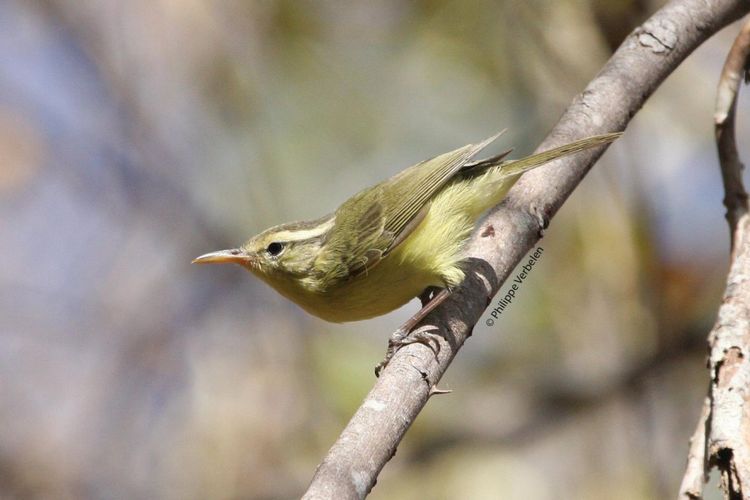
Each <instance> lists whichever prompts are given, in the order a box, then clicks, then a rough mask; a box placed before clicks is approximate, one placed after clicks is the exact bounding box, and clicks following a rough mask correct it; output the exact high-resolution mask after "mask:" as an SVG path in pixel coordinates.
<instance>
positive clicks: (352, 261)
mask: <svg viewBox="0 0 750 500" xmlns="http://www.w3.org/2000/svg"><path fill="white" fill-rule="evenodd" d="M501 133H502V132H501ZM499 135H500V134H497V135H495V136H493V137H490V138H489V139H487V140H485V141H482V142H481V143H479V144H469V145H467V146H464V147H462V148H459V149H456V150H455V151H451V152H449V153H445V154H442V155H440V156H437V157H435V158H432V159H430V160H425V161H423V162H421V163H418V164H416V165H414V166H411V167H409V168H407V169H406V170H404V171H402V172H400V173H398V174H396V175H395V176H393V177H391V178H390V179H388V180H386V181H384V182H382V183H380V184H378V185H377V186H374V187H372V188H368V189H365V190H364V191H361V192H360V193H357V194H356V195H354V196H353V197H352V198H350V199H349V200H347V201H346V202H344V204H343V205H341V207H339V209H338V210H337V211H336V222H335V224H334V227H333V228H332V229H331V231H330V233H329V236H328V238H327V240H326V242H325V244H324V245H323V248H322V249H321V253H320V255H319V256H318V259H317V260H316V265H315V267H316V269H317V270H318V271H319V272H321V273H322V274H323V275H324V276H321V277H322V278H324V279H321V280H320V281H321V282H324V283H325V285H326V287H328V286H330V285H331V284H334V283H337V282H339V281H342V280H346V279H350V278H352V277H355V276H358V275H360V274H363V273H366V272H367V271H368V270H370V269H372V267H373V266H375V265H376V264H377V263H378V262H379V261H380V260H381V259H382V258H383V257H385V256H386V255H388V253H389V252H391V251H392V250H393V249H394V248H396V247H397V246H398V245H399V244H400V243H401V242H403V241H404V240H405V239H406V238H407V237H408V236H409V235H410V234H411V233H412V232H413V231H414V229H416V227H417V226H419V223H420V222H421V221H422V219H423V218H424V217H425V215H426V214H427V212H428V210H429V202H430V200H431V199H432V197H433V196H434V195H435V193H436V192H437V191H439V190H440V188H442V187H443V186H444V185H445V183H446V182H448V181H449V180H450V179H451V178H452V177H453V176H454V175H456V173H457V172H459V171H460V170H461V168H462V167H463V166H464V165H465V164H466V163H467V162H468V161H469V160H470V159H471V158H472V157H473V156H474V155H476V154H477V153H478V152H479V151H481V150H482V149H483V148H485V147H486V146H487V145H488V144H490V143H491V142H492V141H494V140H495V139H496V138H497V137H498V136H499Z"/></svg>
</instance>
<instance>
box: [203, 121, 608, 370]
mask: <svg viewBox="0 0 750 500" xmlns="http://www.w3.org/2000/svg"><path fill="white" fill-rule="evenodd" d="M500 134H502V132H501V133H500ZM500 134H497V135H495V136H493V137H490V138H489V139H487V140H485V141H483V142H480V143H478V144H469V145H467V146H464V147H462V148H458V149H456V150H455V151H451V152H449V153H445V154H442V155H440V156H437V157H435V158H432V159H430V160H426V161H423V162H421V163H417V164H416V165H413V166H411V167H409V168H407V169H406V170H404V171H402V172H400V173H398V174H396V175H394V176H393V177H391V178H390V179H388V180H385V181H383V182H381V183H379V184H377V185H375V186H372V187H369V188H366V189H363V190H362V191H360V192H359V193H357V194H355V195H354V196H352V197H351V198H349V199H348V200H347V201H345V202H344V203H343V204H342V205H341V206H340V207H339V208H338V209H337V210H336V211H335V212H334V213H332V214H330V215H326V216H324V217H321V218H319V219H316V220H313V221H303V222H291V223H287V224H281V225H278V226H274V227H272V228H270V229H267V230H265V231H263V232H262V233H260V234H258V235H257V236H253V237H252V238H250V239H249V240H248V241H247V242H246V243H245V244H244V245H242V246H240V247H239V248H235V249H231V250H221V251H218V252H212V253H207V254H205V255H201V256H200V257H198V258H196V259H195V260H194V261H193V262H195V263H200V264H203V263H207V264H213V263H235V264H240V265H241V266H242V267H244V268H245V269H247V270H249V271H250V272H252V273H253V274H255V275H256V276H258V277H259V278H260V279H262V280H263V281H265V282H266V283H268V284H269V285H271V286H272V287H273V288H275V289H276V290H277V291H278V292H279V293H281V294H282V295H283V296H284V297H286V298H288V299H289V300H291V301H293V302H295V303H296V304H298V305H299V306H300V307H302V308H303V309H305V310H306V311H307V312H309V313H310V314H313V315H315V316H318V317H320V318H322V319H325V320H327V321H332V322H345V321H357V320H362V319H366V318H372V317H373V316H379V315H381V314H385V313H387V312H390V311H392V310H394V309H396V308H398V307H400V306H402V305H404V304H405V303H407V302H408V301H409V300H411V299H412V298H414V297H416V296H419V295H420V294H421V293H422V292H423V291H425V290H426V289H429V288H431V287H439V288H442V289H443V291H442V292H440V293H439V294H436V295H435V296H434V297H433V298H432V300H426V299H423V308H422V309H421V310H420V311H419V312H418V313H417V314H416V315H415V316H414V317H412V318H411V319H410V320H409V321H408V322H407V323H406V324H405V325H404V326H403V327H402V328H400V329H399V330H398V331H397V332H396V333H395V334H394V335H393V337H392V338H391V343H390V344H389V356H388V357H390V355H392V353H393V352H395V351H394V349H395V348H396V347H398V346H399V345H403V344H404V343H409V341H405V337H406V335H407V334H408V333H409V331H410V330H411V329H412V328H413V327H414V326H415V325H416V324H417V323H418V322H419V321H421V319H422V318H424V316H425V315H426V314H427V313H428V312H429V311H430V310H432V309H433V308H434V307H435V306H437V305H438V304H439V303H440V302H442V301H443V300H445V298H447V296H448V295H449V293H450V292H449V291H450V290H451V289H452V288H453V287H456V286H457V285H458V284H459V283H460V282H461V281H462V280H463V277H464V271H463V270H462V268H461V264H462V262H463V258H464V256H463V247H464V244H465V242H466V241H467V239H468V238H469V236H470V234H471V231H472V229H473V228H474V225H475V224H476V222H477V219H479V217H480V216H481V215H482V214H483V213H484V212H485V211H487V209H489V208H491V207H493V206H494V205H497V204H498V203H499V202H500V201H501V200H502V199H503V198H504V197H505V195H506V193H507V192H508V190H509V189H510V188H511V187H512V186H513V184H514V183H515V182H516V181H517V180H518V178H519V177H520V175H521V174H522V173H523V172H525V171H527V170H529V169H532V168H535V167H538V166H540V165H543V164H544V163H547V162H549V161H551V160H554V159H556V158H559V157H561V156H564V155H568V154H571V153H576V152H579V151H583V150H585V149H588V148H592V147H595V146H599V145H603V144H607V143H610V142H612V141H614V140H615V139H617V138H618V137H619V136H620V133H612V134H604V135H598V136H593V137H588V138H586V139H582V140H579V141H575V142H572V143H570V144H567V145H565V146H561V147H558V148H554V149H551V150H549V151H545V152H542V153H538V154H535V155H531V156H527V157H526V158H522V159H520V160H505V157H506V156H507V155H508V154H509V153H510V150H509V151H506V152H504V153H502V154H499V155H497V156H493V157H491V158H488V159H486V160H482V161H477V162H472V161H471V160H472V158H473V157H474V156H475V155H476V154H477V153H479V151H481V150H482V149H484V148H485V147H486V146H487V145H488V144H490V143H491V142H492V141H494V140H495V139H496V138H497V137H498V136H499V135H500ZM412 341H415V340H412ZM416 341H419V342H422V341H423V338H422V337H420V336H419V335H418V336H417V339H416ZM381 365H382V364H381Z"/></svg>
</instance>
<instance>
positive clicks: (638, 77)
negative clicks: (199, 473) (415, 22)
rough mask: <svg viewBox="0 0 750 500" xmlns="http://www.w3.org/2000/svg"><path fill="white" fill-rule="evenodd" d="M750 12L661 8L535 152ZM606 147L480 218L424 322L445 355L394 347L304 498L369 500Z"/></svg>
mask: <svg viewBox="0 0 750 500" xmlns="http://www.w3.org/2000/svg"><path fill="white" fill-rule="evenodd" d="M748 10H750V4H748V3H747V2H746V1H744V0H674V1H672V2H670V3H669V4H667V5H666V6H664V7H663V8H662V9H661V10H659V11H658V12H657V13H656V14H654V15H653V16H652V17H651V18H650V19H649V20H648V21H646V22H645V23H644V24H643V25H642V26H641V27H639V28H637V29H636V30H635V31H634V32H633V33H632V34H631V35H630V36H628V38H627V39H626V40H625V42H624V43H623V44H622V45H621V46H620V48H619V49H618V50H617V52H616V53H615V54H614V55H613V56H612V58H611V59H610V60H609V62H608V63H607V64H606V65H605V66H604V68H603V69H602V71H601V72H600V73H599V75H597V77H596V78H595V79H594V80H593V81H592V82H591V83H590V84H589V85H588V87H587V88H586V90H584V92H583V93H582V94H580V95H578V96H577V97H576V98H575V99H574V100H573V103H572V104H571V105H570V106H569V107H568V109H567V110H566V112H565V113H564V114H563V116H562V118H561V119H560V121H559V122H558V123H557V125H556V126H555V127H554V129H553V130H552V131H551V133H550V134H549V136H548V137H547V139H545V141H544V142H543V143H542V144H541V145H540V146H539V148H538V151H541V150H546V149H550V148H552V147H555V146H558V145H561V144H563V143H565V142H569V141H572V140H574V139H579V138H582V137H585V136H588V135H593V134H599V133H605V132H612V131H617V130H623V129H624V128H625V126H626V125H627V123H628V122H629V121H630V119H631V118H632V117H633V115H635V113H636V112H637V111H638V110H639V109H640V108H641V106H642V105H643V103H644V102H645V101H646V99H648V97H650V95H651V94H652V93H653V92H654V90H655V89H656V88H657V87H658V86H659V84H660V83H661V82H662V81H663V80H664V79H665V78H666V77H667V76H668V75H669V74H670V73H671V72H672V71H673V70H674V69H675V68H676V67H677V66H678V65H679V64H680V63H681V62H682V61H683V60H684V59H685V58H686V57H687V56H688V55H689V54H690V53H691V52H692V51H693V50H694V49H695V48H696V47H698V46H699V45H700V44H701V43H702V42H703V41H705V40H706V39H707V38H708V37H709V36H711V35H712V34H713V33H715V32H716V31H718V30H719V29H720V28H722V27H723V26H725V25H727V24H728V23H730V22H731V21H734V20H736V19H738V18H739V17H740V16H741V15H743V14H744V13H746V12H747V11H748ZM603 151H604V148H600V149H598V150H595V151H594V150H592V151H588V152H584V153H580V154H577V155H575V156H574V157H567V158H562V159H560V160H557V161H555V162H553V163H551V164H550V165H547V166H545V167H543V168H541V169H537V170H536V171H532V172H529V173H527V174H526V175H524V176H523V177H522V178H521V180H520V181H519V182H518V184H516V186H515V187H514V188H513V189H512V190H511V192H510V193H509V195H508V197H507V198H506V200H505V201H504V202H503V203H502V204H501V205H500V207H499V208H497V209H496V210H494V211H493V212H492V213H491V214H490V215H489V216H488V217H487V218H486V219H485V220H484V221H483V222H482V224H481V226H480V228H479V229H478V230H477V231H476V232H475V234H474V236H473V237H472V239H471V241H470V243H469V245H468V247H467V256H468V257H467V258H468V264H467V271H468V272H467V278H466V280H465V282H464V283H463V284H462V285H461V286H460V287H459V288H458V289H457V290H456V291H455V292H454V293H453V295H452V296H451V298H450V299H449V300H448V301H446V302H445V303H444V304H443V305H442V306H440V307H438V308H437V309H436V310H435V311H434V312H433V313H432V314H431V315H429V316H428V317H427V318H426V320H425V321H424V323H425V324H430V325H435V326H437V327H438V328H439V331H440V334H441V335H442V337H443V340H442V341H440V350H439V352H438V353H437V355H435V354H434V353H433V352H432V351H431V350H430V349H429V348H427V347H425V346H424V345H421V344H412V345H408V346H406V347H404V348H402V349H401V350H399V351H398V352H397V353H396V355H395V356H394V357H393V359H392V360H391V362H390V364H389V365H388V366H387V368H386V369H385V370H384V371H383V373H382V374H381V376H380V378H379V379H378V380H377V382H376V383H375V386H374V387H373V388H372V390H371V391H370V393H369V394H368V395H367V397H366V398H365V401H364V403H363V404H362V406H360V408H359V409H358V410H357V411H356V413H355V414H354V416H353V417H352V419H351V420H350V422H349V424H348V425H347V426H346V428H345V429H344V431H343V432H342V434H341V436H340V437H339V439H338V440H337V441H336V443H335V444H334V445H333V447H332V448H331V449H330V451H329V452H328V455H327V456H326V457H325V458H324V460H323V462H322V463H321V464H320V465H319V466H318V468H317V470H316V472H315V475H314V477H313V479H312V482H311V484H310V486H309V488H308V490H307V492H306V494H305V496H304V498H307V499H324V498H325V499H327V498H337V499H339V498H342V499H343V498H363V497H365V496H366V495H367V494H368V493H369V492H370V490H371V489H372V487H373V486H374V485H375V482H376V480H377V476H378V474H379V473H380V471H381V469H382V468H383V466H384V465H385V463H386V462H387V461H388V460H389V459H390V458H391V457H392V456H393V455H394V453H395V451H396V447H397V446H398V443H399V442H400V441H401V439H402V438H403V436H404V434H405V433H406V430H407V429H408V428H409V426H410V425H411V423H412V422H413V421H414V419H415V418H416V417H417V415H418V414H419V412H420V411H421V409H422V408H423V407H424V405H425V404H426V403H427V400H428V399H429V398H430V396H431V395H432V394H434V393H435V391H436V389H435V386H436V384H437V382H438V381H439V380H440V378H441V377H442V375H443V373H444V372H445V370H446V369H447V368H448V365H449V364H450V362H451V361H452V359H453V357H454V356H455V354H456V352H457V351H458V349H459V348H460V347H461V345H463V343H464V341H465V340H466V339H467V338H468V337H469V336H470V335H471V332H472V329H473V325H474V324H475V323H476V322H477V321H478V320H479V319H480V317H481V315H482V313H483V312H484V310H485V308H486V307H487V306H488V305H489V303H490V302H491V300H492V297H493V296H494V294H495V293H496V292H497V290H498V289H499V287H500V285H501V284H502V283H503V281H504V280H505V279H506V278H507V277H508V276H509V275H510V273H511V272H512V270H513V269H514V267H515V266H516V264H518V262H519V261H520V260H521V259H522V258H523V257H524V255H525V254H526V253H527V252H528V250H529V249H531V248H532V247H533V245H534V244H535V243H536V242H537V241H538V240H539V238H540V237H541V236H542V234H543V231H544V229H545V228H546V226H547V224H548V223H549V220H550V218H551V217H552V216H553V215H554V214H555V213H556V212H557V210H558V209H559V208H560V206H561V205H562V204H563V202H564V201H565V200H566V199H567V198H568V196H570V194H571V193H572V192H573V190H574V189H575V187H576V186H577V185H578V183H579V182H580V181H581V179H582V178H583V176H584V175H585V174H586V173H587V172H588V170H589V169H590V168H591V166H592V165H593V164H594V162H595V161H596V160H597V159H598V158H599V156H600V155H601V154H602V153H603Z"/></svg>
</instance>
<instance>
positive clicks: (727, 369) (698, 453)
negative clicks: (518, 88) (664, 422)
mask: <svg viewBox="0 0 750 500" xmlns="http://www.w3.org/2000/svg"><path fill="white" fill-rule="evenodd" d="M749 65H750V21H748V22H746V23H745V25H744V26H743V27H742V30H741V31H740V34H739V35H738V36H737V39H736V40H735V42H734V44H733V45H732V48H731V50H730V51H729V55H728V56H727V60H726V63H725V64H724V69H723V70H722V72H721V79H720V80H719V88H718V92H717V98H716V114H715V115H714V122H715V129H716V145H717V148H718V151H719V163H720V165H721V177H722V180H723V182H724V192H725V197H724V205H726V207H727V221H728V222H729V230H730V234H731V241H732V258H731V261H732V262H731V266H730V269H729V275H728V276H727V287H726V291H725V292H724V300H723V301H722V304H721V307H719V313H718V318H717V320H716V324H715V325H714V327H713V329H712V330H711V333H709V335H708V343H709V348H710V355H709V370H710V373H711V385H710V387H709V392H708V397H707V398H706V404H705V405H704V409H703V414H702V415H701V418H700V421H699V423H698V427H697V429H696V431H695V434H694V435H693V438H692V442H691V445H690V454H689V455H688V466H687V470H686V471H685V476H684V478H683V481H682V486H681V488H680V498H681V499H686V500H688V499H698V498H701V496H702V490H703V483H705V481H706V477H707V476H708V471H709V469H710V468H711V467H714V466H715V467H718V469H719V472H720V474H721V486H722V489H723V490H724V498H727V499H730V498H731V499H734V498H750V411H749V410H748V408H750V393H749V392H748V389H749V388H750V361H748V355H750V215H749V214H748V202H747V193H746V192H745V187H744V185H743V183H742V168H743V166H742V163H741V162H740V157H739V153H738V152H737V143H736V140H735V111H736V107H737V92H738V91H739V87H740V82H741V81H742V78H743V75H744V76H745V78H746V79H747V77H748V76H750V75H749V74H748V67H749Z"/></svg>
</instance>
